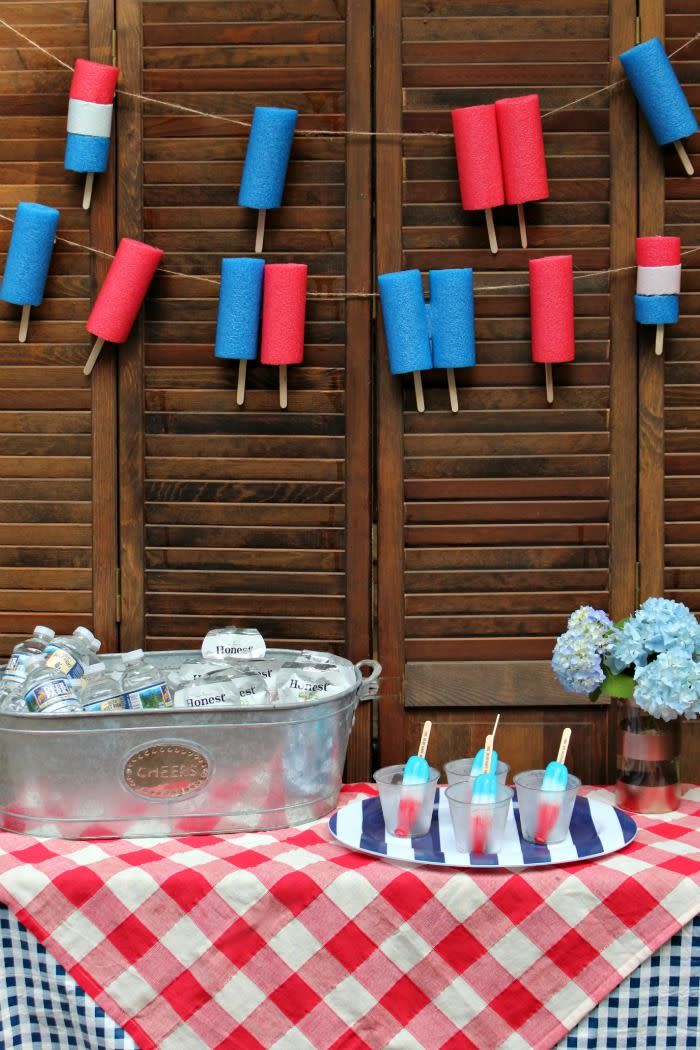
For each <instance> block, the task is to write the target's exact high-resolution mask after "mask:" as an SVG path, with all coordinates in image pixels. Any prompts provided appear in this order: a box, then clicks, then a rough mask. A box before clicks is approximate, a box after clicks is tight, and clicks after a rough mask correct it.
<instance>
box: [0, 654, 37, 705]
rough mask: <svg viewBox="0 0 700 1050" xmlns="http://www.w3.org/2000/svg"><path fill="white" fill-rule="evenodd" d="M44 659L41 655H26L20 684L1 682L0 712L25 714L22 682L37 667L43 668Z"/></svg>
mask: <svg viewBox="0 0 700 1050" xmlns="http://www.w3.org/2000/svg"><path fill="white" fill-rule="evenodd" d="M45 666H46V664H45V663H44V657H43V656H42V654H41V653H33V654H27V655H26V659H25V660H24V663H23V664H22V670H23V673H24V678H23V679H22V681H20V682H16V681H3V682H1V683H0V711H6V712H13V713H14V714H17V713H26V710H27V708H26V707H25V704H24V682H25V680H26V678H28V677H29V675H31V674H33V673H34V672H35V671H36V670H37V669H38V668H39V667H45Z"/></svg>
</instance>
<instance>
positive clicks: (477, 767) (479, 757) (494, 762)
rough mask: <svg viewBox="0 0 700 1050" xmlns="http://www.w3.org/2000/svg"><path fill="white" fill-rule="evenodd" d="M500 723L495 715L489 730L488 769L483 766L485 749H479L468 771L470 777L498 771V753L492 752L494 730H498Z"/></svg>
mask: <svg viewBox="0 0 700 1050" xmlns="http://www.w3.org/2000/svg"><path fill="white" fill-rule="evenodd" d="M500 721H501V716H500V714H497V715H496V721H495V722H494V723H493V729H492V730H491V762H490V764H489V768H488V769H486V767H485V766H484V758H485V755H486V748H485V747H481V748H479V750H478V751H477V753H476V754H475V755H474V761H473V762H472V768H471V770H470V773H469V776H470V777H477V776H478V775H479V774H480V773H495V772H496V770H497V769H498V752H497V751H494V750H493V742H494V740H495V739H496V730H497V729H498V723H499V722H500Z"/></svg>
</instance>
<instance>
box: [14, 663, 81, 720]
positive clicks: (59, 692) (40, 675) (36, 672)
mask: <svg viewBox="0 0 700 1050" xmlns="http://www.w3.org/2000/svg"><path fill="white" fill-rule="evenodd" d="M76 688H77V683H76V681H75V679H72V678H69V677H68V675H66V674H64V673H63V672H62V671H59V670H58V669H57V668H56V667H48V666H47V665H46V664H45V663H43V661H42V666H40V667H37V668H35V669H34V668H32V671H31V673H30V674H28V675H27V679H26V681H25V682H24V684H23V689H24V708H25V710H26V711H31V712H35V713H37V714H48V715H59V714H60V715H64V714H68V713H69V712H71V711H82V708H81V706H80V701H79V700H78V697H77V694H76V691H75V690H76Z"/></svg>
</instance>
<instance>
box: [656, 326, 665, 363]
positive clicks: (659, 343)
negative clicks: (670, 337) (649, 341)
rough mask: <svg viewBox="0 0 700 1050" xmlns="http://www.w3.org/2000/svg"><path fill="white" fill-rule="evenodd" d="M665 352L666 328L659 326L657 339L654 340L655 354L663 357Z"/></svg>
mask: <svg viewBox="0 0 700 1050" xmlns="http://www.w3.org/2000/svg"><path fill="white" fill-rule="evenodd" d="M663 352H664V326H663V325H662V324H657V326H656V338H655V340H654V353H655V354H656V355H657V357H661V355H662V354H663Z"/></svg>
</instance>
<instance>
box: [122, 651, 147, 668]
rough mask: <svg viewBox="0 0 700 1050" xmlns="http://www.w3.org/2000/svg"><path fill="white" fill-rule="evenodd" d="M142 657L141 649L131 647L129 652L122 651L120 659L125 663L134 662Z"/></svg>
mask: <svg viewBox="0 0 700 1050" xmlns="http://www.w3.org/2000/svg"><path fill="white" fill-rule="evenodd" d="M142 659H143V649H132V650H131V652H130V653H124V655H123V657H122V660H123V661H124V663H125V664H135V663H138V661H139V660H142Z"/></svg>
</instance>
